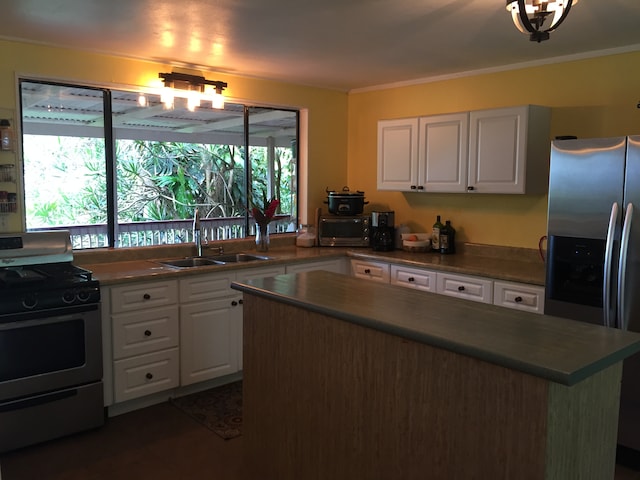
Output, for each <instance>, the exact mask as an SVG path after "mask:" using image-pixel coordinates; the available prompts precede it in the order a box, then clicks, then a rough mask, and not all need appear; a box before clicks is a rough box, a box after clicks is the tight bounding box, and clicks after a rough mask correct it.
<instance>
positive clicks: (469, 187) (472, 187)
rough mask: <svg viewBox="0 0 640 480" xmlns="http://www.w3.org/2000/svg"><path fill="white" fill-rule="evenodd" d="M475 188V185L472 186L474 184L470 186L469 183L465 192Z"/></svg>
mask: <svg viewBox="0 0 640 480" xmlns="http://www.w3.org/2000/svg"><path fill="white" fill-rule="evenodd" d="M475 189H476V187H474V186H472V185H469V186H468V187H467V192H473V191H474V190H475Z"/></svg>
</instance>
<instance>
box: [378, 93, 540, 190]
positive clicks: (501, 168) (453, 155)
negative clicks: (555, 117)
mask: <svg viewBox="0 0 640 480" xmlns="http://www.w3.org/2000/svg"><path fill="white" fill-rule="evenodd" d="M549 123H550V109H549V108H547V107H540V106H533V105H528V106H520V107H509V108H500V109H492V110H478V111H472V112H462V113H452V114H445V115H431V116H425V117H415V118H407V119H399V120H382V121H380V122H378V190H394V191H406V192H434V193H436V192H439V193H465V192H467V193H512V194H524V193H543V192H544V191H546V187H547V180H548V176H547V173H548V162H549Z"/></svg>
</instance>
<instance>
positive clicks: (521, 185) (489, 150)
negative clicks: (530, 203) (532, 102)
mask: <svg viewBox="0 0 640 480" xmlns="http://www.w3.org/2000/svg"><path fill="white" fill-rule="evenodd" d="M469 125H470V129H469V191H472V192H478V193H525V180H526V178H525V166H526V146H527V125H528V107H526V106H524V107H513V108H502V109H495V110H480V111H475V112H471V113H470V116H469Z"/></svg>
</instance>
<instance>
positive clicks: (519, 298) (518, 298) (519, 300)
mask: <svg viewBox="0 0 640 480" xmlns="http://www.w3.org/2000/svg"><path fill="white" fill-rule="evenodd" d="M514 300H515V302H516V303H520V302H521V301H522V297H516V298H514Z"/></svg>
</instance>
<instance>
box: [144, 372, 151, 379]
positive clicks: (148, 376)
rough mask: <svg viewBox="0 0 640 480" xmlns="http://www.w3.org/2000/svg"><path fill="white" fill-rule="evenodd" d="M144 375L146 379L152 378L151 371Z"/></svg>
mask: <svg viewBox="0 0 640 480" xmlns="http://www.w3.org/2000/svg"><path fill="white" fill-rule="evenodd" d="M145 377H146V378H147V380H151V379H152V378H153V375H152V374H151V373H147V374H146V375H145Z"/></svg>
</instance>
